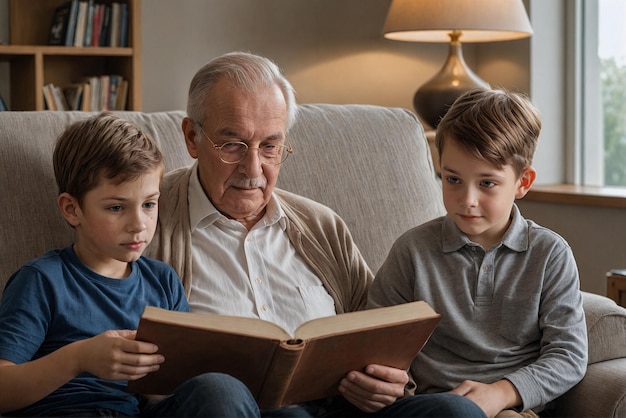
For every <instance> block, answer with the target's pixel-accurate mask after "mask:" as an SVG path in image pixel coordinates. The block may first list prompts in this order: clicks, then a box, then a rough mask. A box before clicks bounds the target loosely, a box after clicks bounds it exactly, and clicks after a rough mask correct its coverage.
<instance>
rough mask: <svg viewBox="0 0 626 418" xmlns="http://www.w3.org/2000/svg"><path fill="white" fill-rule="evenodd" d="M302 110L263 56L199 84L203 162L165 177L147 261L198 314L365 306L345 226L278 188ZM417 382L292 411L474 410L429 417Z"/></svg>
mask: <svg viewBox="0 0 626 418" xmlns="http://www.w3.org/2000/svg"><path fill="white" fill-rule="evenodd" d="M296 113H297V106H296V102H295V98H294V90H293V88H292V86H291V84H290V83H289V82H288V81H287V80H286V79H285V78H284V76H283V75H282V74H281V72H280V70H279V69H278V67H277V66H276V65H275V64H274V63H272V62H271V61H270V60H268V59H266V58H264V57H260V56H257V55H253V54H248V53H238V52H237V53H230V54H226V55H224V56H221V57H218V58H216V59H214V60H213V61H211V62H209V63H208V64H207V65H205V66H204V67H202V68H201V69H200V70H199V71H198V72H197V73H196V75H195V76H194V78H193V80H192V81H191V86H190V89H189V98H188V104H187V115H188V117H186V118H185V119H184V120H183V124H182V129H183V133H184V136H185V142H186V145H187V149H188V151H189V154H190V155H191V156H192V157H193V158H195V159H196V160H197V161H196V162H195V163H194V164H193V165H192V166H190V167H187V168H183V169H179V170H176V171H173V172H171V173H168V174H167V175H166V176H165V178H164V181H163V184H162V191H161V199H160V203H159V206H160V208H159V226H158V230H157V233H156V236H155V238H154V240H153V242H152V245H151V248H150V250H149V253H148V254H149V255H150V256H154V257H156V258H159V259H161V260H163V261H166V262H168V263H169V264H171V265H172V266H173V267H174V269H175V270H176V271H177V272H178V273H179V275H180V276H181V278H182V280H183V284H184V287H185V289H186V292H187V296H188V298H189V303H190V306H191V310H192V311H193V312H201V313H202V312H204V313H213V314H224V315H239V316H249V317H259V318H262V319H265V320H269V321H272V322H275V323H276V324H278V325H280V326H282V327H283V328H285V329H286V330H288V331H293V330H294V329H295V328H297V327H298V326H299V325H300V324H302V323H303V322H305V321H307V320H310V319H313V318H318V317H322V316H329V315H335V314H338V313H344V312H350V311H355V310H359V309H363V308H364V307H365V305H366V302H367V290H368V288H369V285H370V284H371V282H372V280H373V275H372V273H371V271H370V269H369V268H368V266H367V264H366V262H365V260H364V259H363V257H362V256H361V253H360V252H359V250H358V248H357V247H356V245H355V244H354V242H353V240H352V238H351V235H350V232H349V231H348V229H347V227H346V225H345V223H344V222H343V220H342V219H341V218H339V216H338V215H337V214H336V213H335V212H333V211H332V210H331V209H329V208H327V207H325V206H323V205H321V204H319V203H316V202H314V201H312V200H310V199H307V198H305V197H302V196H298V195H296V194H293V193H289V192H287V191H284V190H280V189H276V188H275V185H276V181H277V179H278V174H279V172H280V167H281V164H282V163H283V162H284V161H285V159H286V158H287V157H288V156H289V154H290V153H291V152H292V149H291V145H290V143H289V140H288V138H287V132H288V129H289V128H290V127H291V126H292V124H293V123H294V121H295V118H296ZM320 367H324V365H323V364H321V365H320ZM408 382H409V378H408V375H407V372H406V371H405V370H398V369H394V368H391V367H385V366H382V365H375V364H372V365H370V366H368V367H367V368H366V370H365V371H353V372H350V373H348V375H347V376H346V377H345V378H344V379H343V380H342V381H341V382H340V383H339V391H340V393H341V394H342V396H339V397H336V398H332V399H325V400H320V401H315V402H310V403H306V404H302V405H299V406H297V407H295V409H297V408H301V410H302V411H306V412H307V413H310V414H313V415H325V416H358V415H364V414H366V413H374V414H375V415H381V416H383V415H384V416H420V415H424V416H426V415H427V414H429V413H432V411H434V412H435V415H437V414H438V415H441V416H443V415H446V416H452V415H453V414H455V413H456V414H458V416H464V417H467V416H473V415H471V414H472V413H473V412H477V411H475V410H474V409H472V408H473V404H471V402H465V401H464V398H462V397H460V396H457V398H458V402H452V403H446V405H447V407H448V408H450V409H444V410H437V409H431V408H437V407H438V405H440V404H439V402H437V397H436V396H431V395H422V396H407V397H405V396H404V393H405V386H406V385H407V384H408ZM443 396H447V395H443ZM449 396H451V397H452V396H455V395H449ZM455 399H456V398H455ZM449 405H452V407H450V406H449ZM468 408H469V409H468ZM291 410H292V411H293V410H294V407H292V408H291ZM478 412H480V411H478ZM430 416H432V415H430ZM475 416H482V415H481V414H480V413H479V414H478V415H475Z"/></svg>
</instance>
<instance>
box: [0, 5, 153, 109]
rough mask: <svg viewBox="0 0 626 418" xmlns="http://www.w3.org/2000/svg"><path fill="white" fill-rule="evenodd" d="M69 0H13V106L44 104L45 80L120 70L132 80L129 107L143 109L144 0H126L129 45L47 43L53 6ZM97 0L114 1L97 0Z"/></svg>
mask: <svg viewBox="0 0 626 418" xmlns="http://www.w3.org/2000/svg"><path fill="white" fill-rule="evenodd" d="M64 1H65V0H9V25H10V44H9V45H0V61H8V62H9V77H10V80H9V84H10V89H11V99H10V103H11V104H10V110H44V109H45V104H44V97H43V86H44V85H45V84H48V83H53V84H55V85H60V86H63V85H69V84H71V83H73V82H77V81H79V80H80V79H81V78H83V77H86V76H98V75H105V74H119V75H121V76H123V77H124V79H126V80H128V82H129V86H128V102H127V109H128V110H141V0H119V1H124V2H126V3H128V11H129V14H128V16H129V18H128V47H126V48H120V47H69V46H48V45H47V42H48V34H49V31H50V24H51V22H52V18H53V16H54V11H55V9H56V8H57V7H58V6H59V5H61V4H62V3H63V2H64ZM98 2H103V3H106V2H112V1H110V0H98Z"/></svg>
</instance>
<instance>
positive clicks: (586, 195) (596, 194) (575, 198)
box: [524, 184, 626, 208]
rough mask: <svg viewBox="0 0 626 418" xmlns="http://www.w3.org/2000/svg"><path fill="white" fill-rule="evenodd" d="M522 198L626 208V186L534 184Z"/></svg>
mask: <svg viewBox="0 0 626 418" xmlns="http://www.w3.org/2000/svg"><path fill="white" fill-rule="evenodd" d="M524 199H525V200H532V201H537V202H549V203H562V204H568V205H584V206H602V207H609V208H626V187H594V186H578V185H574V184H552V185H535V186H533V187H532V188H531V189H530V190H529V191H528V194H527V195H526V196H525V197H524Z"/></svg>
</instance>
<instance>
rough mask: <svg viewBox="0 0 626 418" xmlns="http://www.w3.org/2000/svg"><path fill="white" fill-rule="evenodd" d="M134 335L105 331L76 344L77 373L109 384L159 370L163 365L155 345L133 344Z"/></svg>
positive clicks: (131, 332) (134, 332) (123, 331)
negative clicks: (109, 381) (94, 377)
mask: <svg viewBox="0 0 626 418" xmlns="http://www.w3.org/2000/svg"><path fill="white" fill-rule="evenodd" d="M136 333H137V331H131V330H118V331H106V332H103V333H102V334H99V335H96V336H95V337H92V338H88V339H86V340H82V341H78V342H76V343H74V344H77V345H79V347H77V353H78V367H79V369H80V372H81V373H82V372H89V373H91V374H93V375H95V376H97V377H99V378H102V379H109V380H137V379H139V378H141V377H144V376H145V375H146V374H148V373H150V372H154V371H156V370H159V367H160V366H159V365H160V364H161V363H163V362H164V361H165V358H164V357H163V356H162V355H160V354H154V353H155V352H156V351H157V349H158V347H157V346H156V345H154V344H151V343H147V342H143V341H136V340H135V335H136Z"/></svg>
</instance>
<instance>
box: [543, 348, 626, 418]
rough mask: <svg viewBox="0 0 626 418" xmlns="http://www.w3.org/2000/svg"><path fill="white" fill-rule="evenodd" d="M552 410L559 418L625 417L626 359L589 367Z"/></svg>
mask: <svg viewBox="0 0 626 418" xmlns="http://www.w3.org/2000/svg"><path fill="white" fill-rule="evenodd" d="M552 406H553V407H554V412H552V414H554V416H558V417H585V418H590V417H602V418H609V417H611V418H623V417H626V358H618V359H614V360H607V361H600V362H597V363H594V364H590V365H589V366H588V367H587V373H585V377H584V378H583V380H581V381H580V383H578V384H577V385H576V386H574V387H573V388H572V389H570V390H569V391H568V392H567V393H566V394H564V395H563V396H561V397H559V398H558V399H556V400H555V401H554V404H553V405H552ZM551 409H552V408H551Z"/></svg>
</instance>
